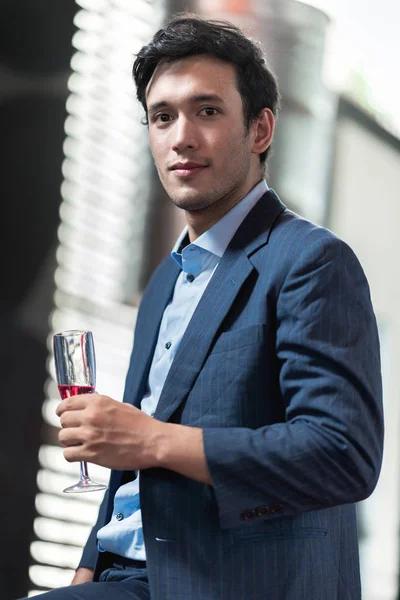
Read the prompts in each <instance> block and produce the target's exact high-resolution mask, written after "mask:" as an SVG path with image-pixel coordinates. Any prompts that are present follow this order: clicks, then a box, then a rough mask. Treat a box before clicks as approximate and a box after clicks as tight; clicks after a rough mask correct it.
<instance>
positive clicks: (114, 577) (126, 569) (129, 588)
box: [25, 564, 150, 600]
mask: <svg viewBox="0 0 400 600" xmlns="http://www.w3.org/2000/svg"><path fill="white" fill-rule="evenodd" d="M35 597H36V598H43V600H150V590H149V582H148V579H147V569H146V568H136V567H132V566H125V565H117V564H116V565H114V566H113V567H112V568H111V569H106V570H105V571H103V573H102V574H101V576H100V579H99V581H96V582H93V583H82V584H81V585H73V586H70V587H63V588H58V589H56V590H52V591H51V592H46V593H44V594H40V595H39V596H35ZM25 600H27V599H25Z"/></svg>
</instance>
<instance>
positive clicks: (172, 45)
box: [133, 14, 280, 164]
mask: <svg viewBox="0 0 400 600" xmlns="http://www.w3.org/2000/svg"><path fill="white" fill-rule="evenodd" d="M197 54H209V55H212V56H215V57H216V58H219V59H220V60H223V61H225V62H228V63H231V64H233V65H234V66H235V68H236V75H237V87H238V91H239V93H240V95H241V97H242V102H243V112H244V122H245V126H246V127H247V128H249V127H250V125H251V123H252V122H253V121H254V120H256V119H257V118H258V117H259V116H260V113H261V111H262V109H263V108H269V109H271V111H272V112H273V114H274V115H276V114H277V112H278V110H279V106H280V94H279V90H278V84H277V80H276V77H275V75H274V74H273V73H272V71H271V70H270V69H269V68H268V65H267V61H266V58H265V56H264V52H263V49H262V47H261V45H260V44H259V43H258V42H255V41H254V40H251V39H250V38H248V37H246V36H245V34H244V33H243V31H242V30H241V29H239V28H238V27H236V26H235V25H233V24H232V23H229V22H228V21H216V20H211V21H206V20H204V19H201V18H200V17H198V16H197V15H192V14H182V15H177V16H175V17H173V18H172V20H171V21H170V22H169V23H168V24H167V25H166V26H165V28H164V29H160V30H159V31H157V33H156V34H155V35H154V37H153V39H152V41H151V42H150V43H149V44H148V45H147V46H143V48H142V49H141V50H140V52H139V53H138V54H137V57H136V60H135V62H134V64H133V78H134V81H135V84H136V89H137V98H138V100H139V101H140V102H141V104H142V105H143V108H144V110H145V112H146V119H145V121H144V122H145V123H146V124H147V123H148V121H147V105H146V88H147V84H148V83H149V81H150V79H151V77H152V75H153V73H154V71H155V69H156V67H157V65H158V64H159V63H160V62H162V61H163V62H165V61H167V62H172V61H174V60H178V59H181V58H185V57H189V56H193V55H197ZM268 150H269V148H267V150H266V151H265V152H263V153H262V154H261V155H260V162H261V164H264V163H265V159H266V157H267V154H268Z"/></svg>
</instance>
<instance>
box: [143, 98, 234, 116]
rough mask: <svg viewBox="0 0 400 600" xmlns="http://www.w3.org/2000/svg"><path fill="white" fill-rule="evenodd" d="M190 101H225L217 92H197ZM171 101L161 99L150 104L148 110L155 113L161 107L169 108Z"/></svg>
mask: <svg viewBox="0 0 400 600" xmlns="http://www.w3.org/2000/svg"><path fill="white" fill-rule="evenodd" d="M189 102H192V103H197V102H218V103H221V104H222V103H223V102H224V100H223V98H221V96H218V95H217V94H196V95H195V96H191V97H190V98H189ZM168 106H169V103H168V102H167V101H166V100H161V101H160V102H155V103H154V104H150V106H149V107H148V111H149V112H151V113H153V112H155V111H157V110H159V109H160V108H167V107H168Z"/></svg>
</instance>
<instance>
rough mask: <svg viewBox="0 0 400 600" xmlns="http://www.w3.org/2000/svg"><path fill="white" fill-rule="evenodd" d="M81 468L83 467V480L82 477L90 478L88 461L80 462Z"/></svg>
mask: <svg viewBox="0 0 400 600" xmlns="http://www.w3.org/2000/svg"><path fill="white" fill-rule="evenodd" d="M80 469H81V480H82V479H89V473H88V468H87V463H86V462H83V461H82V462H81V463H80Z"/></svg>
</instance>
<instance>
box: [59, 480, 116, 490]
mask: <svg viewBox="0 0 400 600" xmlns="http://www.w3.org/2000/svg"><path fill="white" fill-rule="evenodd" d="M106 489H107V486H106V485H104V484H103V483H95V482H94V481H92V480H91V479H90V478H89V477H84V478H82V479H81V480H80V481H79V482H78V483H76V484H75V485H71V486H70V487H67V488H65V490H63V492H64V493H65V494H82V493H84V492H100V491H101V490H106Z"/></svg>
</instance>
